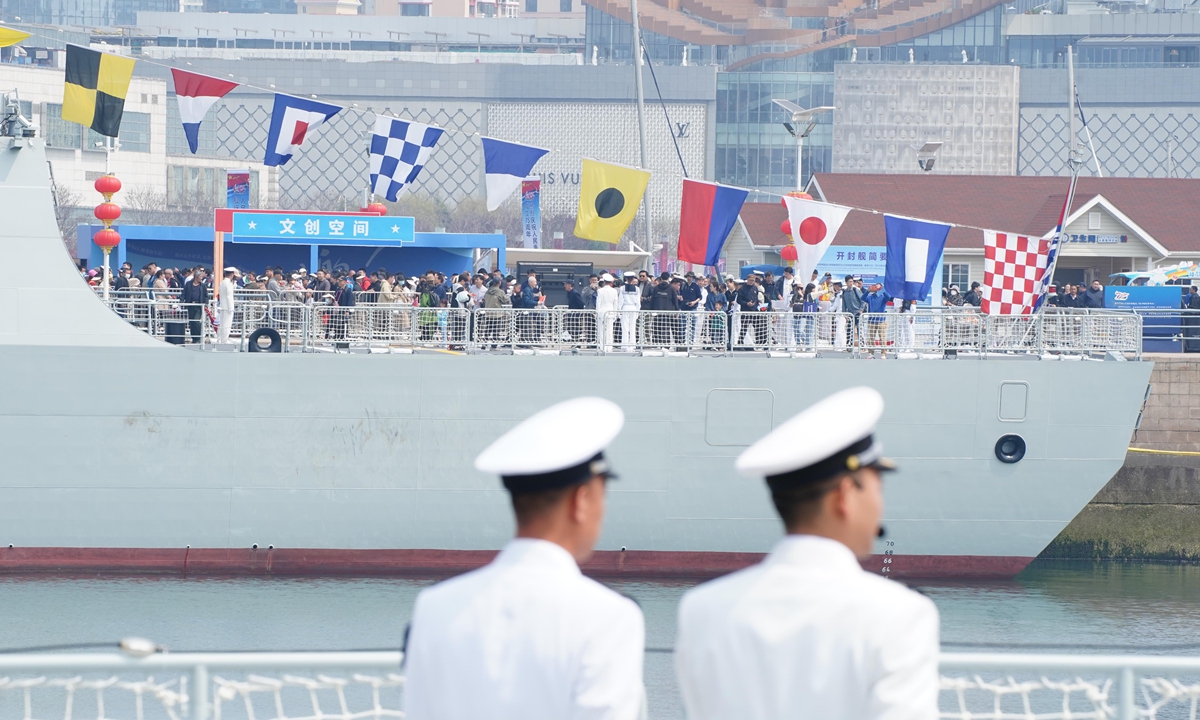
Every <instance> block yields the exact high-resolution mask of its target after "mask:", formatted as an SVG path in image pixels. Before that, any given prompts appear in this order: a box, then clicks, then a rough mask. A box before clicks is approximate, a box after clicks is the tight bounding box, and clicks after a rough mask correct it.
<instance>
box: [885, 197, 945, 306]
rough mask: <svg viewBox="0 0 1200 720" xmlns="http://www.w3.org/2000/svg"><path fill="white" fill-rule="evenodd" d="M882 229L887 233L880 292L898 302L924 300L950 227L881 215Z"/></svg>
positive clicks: (940, 257) (940, 260) (939, 261)
mask: <svg viewBox="0 0 1200 720" xmlns="http://www.w3.org/2000/svg"><path fill="white" fill-rule="evenodd" d="M883 226H884V228H885V229H886V230H887V265H886V266H885V269H884V275H883V288H884V289H885V290H887V292H888V294H889V295H891V296H892V297H894V298H896V299H898V300H924V299H925V298H927V297H929V290H930V288H931V287H932V285H933V278H934V277H935V276H936V275H937V271H938V266H939V265H941V262H942V252H943V251H944V250H945V249H946V236H947V235H949V234H950V227H951V226H950V225H946V224H944V223H936V222H929V221H927V220H914V219H912V218H906V217H896V216H895V215H884V216H883Z"/></svg>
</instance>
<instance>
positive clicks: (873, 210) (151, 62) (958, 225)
mask: <svg viewBox="0 0 1200 720" xmlns="http://www.w3.org/2000/svg"><path fill="white" fill-rule="evenodd" d="M136 60H137V62H143V63H146V64H147V65H153V66H155V67H161V68H166V69H167V70H171V69H178V70H184V71H186V72H192V73H197V74H201V75H203V74H206V73H201V72H199V71H197V70H188V69H187V68H183V67H178V68H177V67H176V66H175V65H171V64H168V63H165V62H159V61H155V60H148V59H145V58H140V57H139V58H136ZM184 62H185V64H186V65H188V66H189V67H191V66H192V63H190V62H188V61H184ZM651 74H653V71H651ZM227 75H228V77H230V78H233V77H234V75H233V73H228V74H227ZM209 77H212V78H215V79H217V80H220V79H221V78H218V77H217V76H215V75H209ZM235 82H236V80H235ZM238 86H239V87H245V88H250V89H252V90H258V91H260V92H264V93H270V94H276V93H278V94H281V95H290V96H292V97H298V98H302V97H306V96H303V95H294V94H292V93H286V92H283V91H281V90H278V89H277V88H275V87H274V86H270V87H263V86H261V85H254V84H252V83H249V82H239V83H238ZM172 90H174V86H172ZM234 92H236V89H235V90H234ZM307 98H308V99H311V100H316V101H318V102H326V103H330V104H332V105H338V106H339V107H341V108H343V109H344V110H348V111H350V112H354V113H357V114H358V115H359V116H360V117H366V116H368V115H375V116H380V115H382V116H384V117H395V118H396V119H398V120H405V121H412V122H419V121H418V120H415V119H414V118H411V117H400V116H397V115H387V114H385V113H379V112H375V111H373V110H363V109H361V108H359V107H358V103H350V104H349V105H343V104H341V102H344V101H341V102H339V101H338V100H335V99H331V98H326V97H324V96H321V95H316V94H312V93H310V94H309V95H307ZM397 99H401V98H397ZM423 124H427V125H429V126H430V127H436V128H439V129H441V130H443V131H445V132H446V133H451V134H454V135H458V136H463V137H468V138H482V137H492V136H491V135H484V133H482V132H480V131H470V130H463V129H461V128H455V127H444V126H441V125H435V124H433V123H423ZM668 129H669V128H668ZM496 139H498V140H499V139H502V138H496ZM505 142H511V143H517V144H525V143H520V142H518V141H517V140H505ZM548 150H549V152H550V153H558V154H559V155H560V156H566V157H571V158H580V159H595V158H592V157H590V156H589V155H584V154H583V153H580V152H574V151H570V150H559V149H555V148H548ZM598 162H604V163H606V164H610V165H620V164H621V163H613V162H609V161H607V160H599V161H598ZM681 162H682V160H681ZM625 167H633V168H636V169H639V170H646V171H647V172H650V173H651V177H652V178H653V176H654V175H664V176H666V177H669V178H674V179H677V180H687V179H689V178H688V176H687V174H686V172H685V173H684V174H679V173H675V172H672V171H670V170H651V169H649V168H643V167H640V166H637V165H632V166H630V165H626V166H625ZM718 184H719V185H724V186H725V187H729V188H734V189H737V190H745V191H746V192H752V193H757V194H759V195H766V196H768V197H774V198H780V199H783V198H784V197H786V196H787V194H786V193H778V192H771V191H769V190H759V189H758V188H745V187H741V186H740V185H730V184H727V183H718ZM819 202H826V201H819ZM826 204H828V205H839V206H840V207H845V208H850V209H851V210H857V211H859V212H864V213H868V214H870V215H892V216H893V217H899V218H904V219H906V220H923V221H925V222H936V223H941V224H943V225H949V226H950V227H952V228H961V229H963V230H978V231H980V232H998V231H997V230H996V229H995V228H985V227H979V226H977V225H965V224H962V223H954V222H947V221H945V220H934V219H931V218H913V217H908V216H906V215H900V214H897V213H894V212H889V211H887V210H879V209H876V208H867V207H860V206H857V205H842V204H840V203H830V202H826ZM639 212H640V211H639ZM1011 234H1013V235H1025V236H1028V235H1029V233H1011ZM1041 238H1042V239H1045V238H1046V236H1045V235H1042V236H1041Z"/></svg>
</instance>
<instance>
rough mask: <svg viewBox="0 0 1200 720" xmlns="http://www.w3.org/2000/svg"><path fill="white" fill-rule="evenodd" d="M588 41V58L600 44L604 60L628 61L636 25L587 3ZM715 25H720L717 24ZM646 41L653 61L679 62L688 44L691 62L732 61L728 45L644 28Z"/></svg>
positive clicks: (586, 33) (586, 32) (602, 59)
mask: <svg viewBox="0 0 1200 720" xmlns="http://www.w3.org/2000/svg"><path fill="white" fill-rule="evenodd" d="M585 8H586V9H587V13H586V15H585V18H586V19H585V21H584V41H585V42H586V44H587V49H586V50H585V52H584V57H585V58H589V59H590V58H591V57H592V47H593V46H595V47H596V48H598V50H597V54H598V56H599V59H600V62H618V63H628V62H629V60H630V58H632V57H633V26H632V25H630V24H629V23H627V22H625V21H624V20H618V19H617V18H615V17H613V16H612V15H609V14H608V13H606V12H603V11H600V10H597V9H596V8H594V7H592V6H591V5H586V6H585ZM713 27H718V26H717V25H715V24H714V25H713ZM642 42H643V43H645V45H646V51H647V52H648V53H649V54H650V61H651V62H653V63H655V64H660V65H679V64H680V63H682V62H683V50H684V48H687V57H688V64H689V65H727V64H729V63H730V62H732V60H731V58H730V48H729V47H728V46H723V45H722V46H714V45H694V44H692V43H689V42H685V41H683V40H676V39H675V38H672V37H667V36H666V35H659V34H658V33H655V32H650V31H648V30H645V29H643V30H642Z"/></svg>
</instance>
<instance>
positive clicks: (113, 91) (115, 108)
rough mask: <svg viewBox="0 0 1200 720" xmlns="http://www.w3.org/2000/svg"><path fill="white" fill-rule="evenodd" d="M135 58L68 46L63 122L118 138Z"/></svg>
mask: <svg viewBox="0 0 1200 720" xmlns="http://www.w3.org/2000/svg"><path fill="white" fill-rule="evenodd" d="M133 63H134V61H133V59H132V58H124V57H121V56H119V55H110V54H108V53H102V52H98V51H96V50H89V49H88V48H85V47H79V46H78V45H67V84H66V85H65V86H64V88H63V104H62V119H63V120H70V121H71V122H74V123H79V124H80V125H83V126H85V127H90V128H91V129H93V130H95V131H96V132H98V133H100V134H101V135H107V136H108V137H116V136H117V131H118V130H120V129H121V113H123V112H124V111H125V95H126V94H128V92H129V80H130V79H131V78H132V77H133Z"/></svg>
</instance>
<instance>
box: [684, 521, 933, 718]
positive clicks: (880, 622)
mask: <svg viewBox="0 0 1200 720" xmlns="http://www.w3.org/2000/svg"><path fill="white" fill-rule="evenodd" d="M675 645H676V647H675V663H676V671H677V672H678V675H679V689H680V691H681V693H682V694H683V702H684V707H685V709H686V711H687V716H688V718H690V720H718V719H719V720H734V719H735V718H736V719H737V720H782V719H783V718H805V719H811V720H884V719H886V720H933V719H934V718H936V717H937V711H938V705H937V700H938V612H937V608H936V607H935V606H934V604H933V603H932V602H931V601H930V600H929V599H928V598H926V597H924V596H923V595H920V594H919V593H916V592H913V591H912V590H909V589H908V588H906V587H904V586H903V585H900V584H899V583H897V582H895V581H892V580H887V579H884V578H882V577H879V576H877V575H873V574H871V573H868V572H865V571H864V570H862V568H861V567H860V566H859V564H858V561H857V560H856V559H855V557H854V554H853V553H852V552H851V551H850V549H849V548H847V547H846V546H845V545H842V544H841V543H839V542H836V541H834V540H829V539H826V538H821V537H815V536H811V535H789V536H788V537H786V538H784V539H783V540H781V541H779V543H778V544H777V545H776V546H775V548H774V549H773V550H772V551H771V553H770V554H769V555H768V556H767V557H766V558H765V559H764V560H763V562H761V563H760V564H758V565H755V566H754V567H750V568H746V569H745V570H742V571H740V572H737V573H733V574H731V575H728V576H726V577H723V578H720V579H718V580H714V581H712V582H709V583H706V584H704V585H701V586H699V587H697V588H694V589H693V590H691V591H689V592H688V593H687V594H686V595H684V597H683V601H682V602H681V604H680V607H679V633H678V636H677V639H676V643H675Z"/></svg>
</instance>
